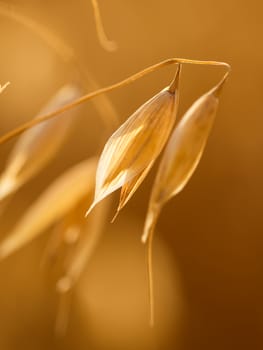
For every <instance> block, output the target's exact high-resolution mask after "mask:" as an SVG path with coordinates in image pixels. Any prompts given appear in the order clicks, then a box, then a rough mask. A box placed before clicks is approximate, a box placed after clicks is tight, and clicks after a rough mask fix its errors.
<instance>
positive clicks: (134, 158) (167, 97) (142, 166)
mask: <svg viewBox="0 0 263 350" xmlns="http://www.w3.org/2000/svg"><path fill="white" fill-rule="evenodd" d="M179 70H180V69H178V71H177V74H176V77H175V79H174V81H173V82H172V84H171V86H169V87H167V88H165V89H163V90H162V91H161V92H159V93H158V94H157V95H155V96H154V97H153V98H151V99H150V100H149V101H147V102H146V103H145V104H143V105H142V106H141V107H140V108H139V109H138V110H137V111H136V112H135V113H134V114H133V115H132V116H131V117H130V118H129V119H128V120H127V121H126V122H125V123H124V124H123V125H122V126H121V127H120V128H119V129H118V130H117V131H116V132H115V133H114V134H113V135H112V136H111V137H110V138H109V140H108V141H107V143H106V145H105V147H104V150H103V152H102V155H101V157H100V160H99V164H98V169H97V174H96V191H95V198H94V202H93V204H92V206H91V207H90V209H89V211H88V212H87V214H88V213H89V212H90V210H91V209H92V208H93V207H94V206H95V205H96V204H97V203H98V202H99V201H101V200H102V199H103V198H105V197H106V196H108V195H109V194H110V193H112V192H114V191H116V190H117V189H119V188H121V187H124V186H125V185H127V184H129V185H128V186H129V188H128V191H127V188H126V189H125V195H124V197H125V198H126V197H127V196H130V193H131V192H134V188H135V189H136V188H137V187H138V181H137V180H136V181H134V182H132V181H133V180H134V179H136V177H137V178H139V179H140V178H141V179H143V178H144V177H145V176H146V175H147V173H148V171H149V170H150V165H152V164H153V163H154V161H155V160H156V158H157V157H158V155H159V154H160V152H161V151H162V149H163V147H164V145H165V143H166V141H167V138H168V137H169V135H170V132H171V130H172V127H173V125H174V122H175V118H176V114H177V109H178V81H179ZM146 169H147V172H146ZM141 176H142V177H141ZM139 184H140V181H139ZM125 198H123V200H122V202H127V201H126V200H125Z"/></svg>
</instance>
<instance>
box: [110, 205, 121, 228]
mask: <svg viewBox="0 0 263 350" xmlns="http://www.w3.org/2000/svg"><path fill="white" fill-rule="evenodd" d="M120 209H121V208H117V210H116V213H115V214H114V216H113V218H112V220H111V224H113V223H114V221H115V220H116V219H117V217H118V215H119V213H120Z"/></svg>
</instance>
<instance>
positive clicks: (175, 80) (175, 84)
mask: <svg viewBox="0 0 263 350" xmlns="http://www.w3.org/2000/svg"><path fill="white" fill-rule="evenodd" d="M181 69H182V65H181V64H178V68H177V71H176V73H175V76H174V78H173V80H172V82H171V84H170V85H169V87H168V91H169V92H170V93H172V94H174V93H175V91H176V90H177V89H178V85H179V80H180V74H181Z"/></svg>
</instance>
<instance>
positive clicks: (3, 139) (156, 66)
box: [0, 58, 230, 144]
mask: <svg viewBox="0 0 263 350" xmlns="http://www.w3.org/2000/svg"><path fill="white" fill-rule="evenodd" d="M177 63H185V64H200V65H215V66H224V67H226V68H227V73H226V75H228V74H229V72H230V66H229V64H227V63H225V62H217V61H198V60H188V59H184V58H170V59H167V60H165V61H162V62H159V63H156V64H154V65H152V66H150V67H147V68H145V69H143V70H142V71H140V72H138V73H135V74H133V75H131V76H130V77H128V78H126V79H124V80H122V81H120V82H118V83H115V84H113V85H110V86H106V87H104V88H101V89H98V90H96V91H93V92H91V93H88V94H86V95H84V96H82V97H80V98H78V99H76V100H75V101H73V102H71V103H69V104H67V105H65V106H63V107H62V108H59V109H57V110H56V111H53V112H51V113H48V114H45V115H43V116H40V117H38V118H37V119H32V120H30V121H28V122H26V123H24V124H22V125H20V126H19V127H17V128H15V129H13V130H11V131H10V132H8V133H6V134H5V135H3V136H2V137H0V144H3V143H5V142H7V141H9V140H11V139H12V138H14V137H16V136H18V135H20V134H22V133H23V132H24V131H26V130H28V129H30V128H32V127H33V126H35V125H38V124H40V123H43V122H44V121H47V120H49V119H52V118H54V117H55V116H57V115H58V114H61V113H63V112H66V111H68V110H70V109H71V108H73V107H76V106H78V105H80V104H81V103H83V102H86V101H88V100H91V99H92V98H94V97H96V96H99V95H101V94H104V93H106V92H110V91H112V90H115V89H118V88H120V87H123V86H126V85H128V84H130V83H132V82H134V81H136V80H138V79H140V78H142V77H143V76H145V75H147V74H149V73H152V72H154V71H156V70H158V69H160V68H163V67H166V66H169V65H172V64H177Z"/></svg>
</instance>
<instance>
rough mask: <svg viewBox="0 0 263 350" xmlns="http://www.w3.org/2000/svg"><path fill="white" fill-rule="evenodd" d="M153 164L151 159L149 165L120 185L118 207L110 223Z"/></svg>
mask: <svg viewBox="0 0 263 350" xmlns="http://www.w3.org/2000/svg"><path fill="white" fill-rule="evenodd" d="M153 164H154V161H152V162H151V163H150V164H149V166H148V167H146V168H145V169H144V170H143V171H142V172H141V173H139V174H138V175H136V176H135V177H134V178H133V179H131V180H130V181H129V182H127V183H126V184H125V185H124V186H122V188H121V194H120V200H119V204H118V208H117V211H116V214H115V216H114V217H113V219H112V221H111V222H112V223H113V222H114V221H115V219H116V217H117V216H118V214H119V212H120V210H121V209H122V208H123V207H124V206H125V205H126V204H127V202H128V201H129V200H130V199H131V197H132V196H133V194H134V193H135V192H136V190H137V188H138V187H139V186H140V184H141V183H142V182H143V180H144V179H145V177H146V176H147V174H148V172H149V171H150V170H151V168H152V166H153Z"/></svg>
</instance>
